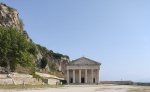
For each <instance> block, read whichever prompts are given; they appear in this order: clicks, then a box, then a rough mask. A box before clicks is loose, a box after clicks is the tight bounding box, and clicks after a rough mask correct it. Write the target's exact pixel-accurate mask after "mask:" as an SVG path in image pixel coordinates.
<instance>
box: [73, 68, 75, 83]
mask: <svg viewBox="0 0 150 92" xmlns="http://www.w3.org/2000/svg"><path fill="white" fill-rule="evenodd" d="M73 83H75V70H74V69H73Z"/></svg>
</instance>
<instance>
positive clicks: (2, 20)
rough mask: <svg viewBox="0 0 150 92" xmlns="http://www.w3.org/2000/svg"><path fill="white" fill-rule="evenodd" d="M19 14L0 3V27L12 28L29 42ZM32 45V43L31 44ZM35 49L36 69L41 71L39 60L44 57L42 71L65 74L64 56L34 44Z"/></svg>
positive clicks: (66, 58)
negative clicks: (45, 62)
mask: <svg viewBox="0 0 150 92" xmlns="http://www.w3.org/2000/svg"><path fill="white" fill-rule="evenodd" d="M18 14H19V13H18V12H17V10H16V9H13V8H11V7H9V6H7V5H5V4H3V3H0V26H3V27H12V28H15V29H17V30H18V31H19V32H21V33H22V34H24V35H25V36H26V38H27V40H28V41H30V37H29V36H28V34H27V32H26V31H25V30H24V29H23V26H24V24H23V22H22V20H21V19H20V18H19V15H18ZM33 44H34V43H33ZM34 45H35V47H36V49H34V48H33V50H36V52H37V53H36V54H35V55H34V56H35V59H34V60H35V63H36V65H37V68H39V69H41V59H42V58H43V57H46V58H47V60H48V62H47V65H46V66H45V68H44V69H43V68H42V71H43V70H46V71H47V72H55V71H58V72H62V73H65V70H66V65H67V64H68V61H69V57H68V56H66V55H62V54H59V53H54V52H53V51H52V50H48V49H46V48H45V47H43V46H40V45H36V44H34Z"/></svg>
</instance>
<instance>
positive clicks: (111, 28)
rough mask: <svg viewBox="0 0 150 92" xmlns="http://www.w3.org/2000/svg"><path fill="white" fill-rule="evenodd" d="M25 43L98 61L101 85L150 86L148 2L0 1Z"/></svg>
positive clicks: (149, 19) (107, 0)
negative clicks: (13, 13) (15, 16)
mask: <svg viewBox="0 0 150 92" xmlns="http://www.w3.org/2000/svg"><path fill="white" fill-rule="evenodd" d="M0 1H1V2H3V3H5V4H7V5H9V6H11V7H13V8H15V9H17V10H18V12H19V16H20V18H21V19H22V20H23V22H24V24H25V27H24V28H25V30H26V31H27V32H28V34H29V36H30V37H31V39H32V40H33V41H34V42H35V43H37V44H41V45H42V46H45V47H47V48H48V49H49V50H53V51H54V52H59V53H62V54H66V55H68V56H69V57H70V59H71V60H74V59H77V58H80V57H82V56H83V55H84V56H85V57H87V58H90V59H93V60H95V61H98V62H101V63H102V65H101V71H100V74H101V75H100V77H101V78H100V79H101V80H121V79H122V80H132V81H145V80H147V81H150V71H149V70H150V0H0Z"/></svg>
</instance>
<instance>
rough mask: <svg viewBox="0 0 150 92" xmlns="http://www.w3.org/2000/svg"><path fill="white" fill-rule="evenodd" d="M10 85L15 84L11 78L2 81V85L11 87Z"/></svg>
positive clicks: (0, 81)
mask: <svg viewBox="0 0 150 92" xmlns="http://www.w3.org/2000/svg"><path fill="white" fill-rule="evenodd" d="M10 84H13V81H12V79H11V78H7V79H0V85H10Z"/></svg>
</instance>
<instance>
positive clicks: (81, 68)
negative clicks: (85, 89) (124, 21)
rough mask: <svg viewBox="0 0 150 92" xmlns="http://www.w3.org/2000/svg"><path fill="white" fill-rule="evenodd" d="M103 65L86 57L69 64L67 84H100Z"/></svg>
mask: <svg viewBox="0 0 150 92" xmlns="http://www.w3.org/2000/svg"><path fill="white" fill-rule="evenodd" d="M100 65H101V63H99V62H96V61H94V60H91V59H88V58H86V57H81V58H79V59H76V60H73V61H71V62H69V64H68V65H67V83H68V84H71V83H77V84H78V83H85V84H93V83H99V71H100Z"/></svg>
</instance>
